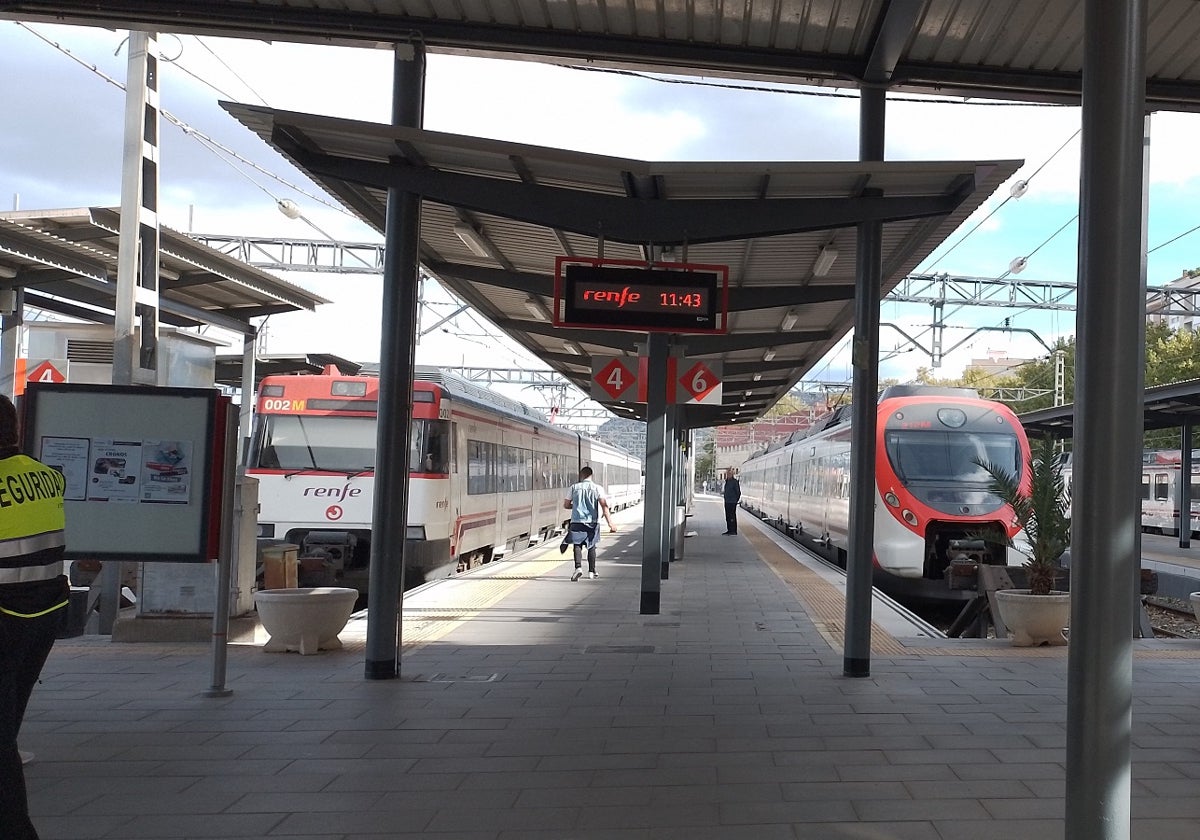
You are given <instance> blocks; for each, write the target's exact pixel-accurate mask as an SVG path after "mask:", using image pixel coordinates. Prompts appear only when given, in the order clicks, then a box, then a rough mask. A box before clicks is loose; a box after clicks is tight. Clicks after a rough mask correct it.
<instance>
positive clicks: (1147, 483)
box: [1142, 473, 1150, 502]
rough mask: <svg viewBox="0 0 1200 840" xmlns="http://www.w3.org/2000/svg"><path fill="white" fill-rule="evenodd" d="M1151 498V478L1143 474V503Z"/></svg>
mask: <svg viewBox="0 0 1200 840" xmlns="http://www.w3.org/2000/svg"><path fill="white" fill-rule="evenodd" d="M1149 498H1150V476H1148V475H1146V474H1145V473H1142V501H1143V502H1144V501H1146V500H1147V499H1149Z"/></svg>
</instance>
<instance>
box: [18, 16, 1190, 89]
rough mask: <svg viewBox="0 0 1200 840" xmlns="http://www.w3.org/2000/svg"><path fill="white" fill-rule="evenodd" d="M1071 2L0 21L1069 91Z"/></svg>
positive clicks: (1170, 79)
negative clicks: (415, 44) (415, 41)
mask: <svg viewBox="0 0 1200 840" xmlns="http://www.w3.org/2000/svg"><path fill="white" fill-rule="evenodd" d="M1084 5H1085V3H1084V0H1055V1H1054V2H1049V3H1048V2H1046V0H999V1H998V2H990V3H989V2H981V1H980V0H975V2H949V0H937V1H936V2H934V1H932V0H804V2H791V3H780V2H777V0H746V2H742V3H720V2H711V1H710V2H704V1H703V0H700V1H699V2H687V3H664V2H662V0H626V2H623V3H611V2H606V0H560V2H554V3H539V2H532V0H515V2H514V0H472V2H465V3H464V2H459V0H429V2H426V3H405V2H399V0H371V1H370V2H369V1H368V0H255V2H247V0H172V1H171V2H168V0H104V2H103V3H98V2H96V0H0V17H3V18H11V19H16V20H30V21H33V20H43V21H47V22H51V23H79V24H93V25H100V26H107V27H113V28H131V27H132V28H145V29H154V30H159V31H163V32H191V33H202V34H203V33H207V34H213V35H227V36H242V37H252V38H264V39H270V40H286V41H304V42H311V43H320V44H344V45H354V46H360V47H361V46H371V45H390V44H393V43H396V42H403V41H407V40H409V39H411V38H414V37H416V38H419V39H420V40H421V41H422V43H424V44H425V46H426V48H427V49H429V50H430V51H432V52H444V53H459V54H470V55H485V56H492V57H507V58H525V57H535V56H536V57H537V60H539V61H556V62H560V63H564V64H583V63H586V64H587V65H588V66H590V67H614V68H620V69H629V68H637V69H640V70H662V71H667V72H672V73H683V74H689V73H698V74H703V75H706V76H714V75H715V76H729V77H735V78H740V79H754V78H758V79H770V80H775V81H788V82H808V83H817V84H822V85H831V86H848V87H855V86H857V85H859V84H860V83H862V82H863V81H868V82H872V83H884V84H887V85H888V87H889V89H890V90H892V91H918V92H921V93H932V94H939V95H945V96H965V97H973V98H979V97H985V98H986V97H991V98H996V99H1024V100H1028V101H1041V102H1070V103H1077V102H1078V101H1079V96H1080V90H1081V76H1082V67H1083V43H1084V39H1083V10H1084ZM1147 7H1148V10H1149V14H1148V26H1147V44H1148V52H1147V62H1146V70H1147V83H1146V96H1147V104H1148V105H1149V107H1150V108H1167V109H1177V110H1198V109H1200V4H1197V3H1196V2H1195V0H1149V2H1148V3H1147Z"/></svg>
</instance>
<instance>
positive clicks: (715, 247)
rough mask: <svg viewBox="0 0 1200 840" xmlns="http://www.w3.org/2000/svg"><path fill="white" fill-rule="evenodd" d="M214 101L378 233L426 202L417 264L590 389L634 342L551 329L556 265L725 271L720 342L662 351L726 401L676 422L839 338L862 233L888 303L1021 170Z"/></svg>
mask: <svg viewBox="0 0 1200 840" xmlns="http://www.w3.org/2000/svg"><path fill="white" fill-rule="evenodd" d="M224 107H225V108H226V110H228V111H229V112H230V113H231V114H232V115H233V116H234V117H236V118H237V119H238V120H240V121H241V122H242V123H244V124H245V125H246V126H247V127H248V128H250V129H251V130H252V131H254V132H256V133H257V134H258V135H259V136H260V137H261V138H262V139H263V140H264V141H266V142H267V143H269V144H270V145H272V146H273V147H274V148H276V149H277V150H278V151H279V152H280V153H282V154H284V155H285V156H287V157H288V158H289V159H290V160H291V161H292V162H293V163H294V164H295V165H296V166H297V167H299V168H300V169H301V170H303V171H304V172H305V173H306V174H308V175H309V176H310V177H311V178H313V179H314V180H315V181H317V183H319V184H321V186H323V187H324V188H325V189H326V190H327V191H328V192H330V193H331V194H332V195H334V196H336V197H337V198H338V199H339V200H340V201H342V202H343V203H344V204H345V205H346V207H347V208H349V209H350V210H352V211H353V212H354V213H356V214H357V215H358V216H359V217H360V218H362V219H363V220H364V221H365V222H366V223H367V224H369V225H371V226H372V227H374V228H375V229H376V230H378V231H380V232H382V231H383V229H384V223H385V219H386V212H387V189H388V188H389V187H398V188H400V189H403V190H406V191H409V192H412V193H417V194H420V195H421V197H422V205H421V228H420V244H419V248H420V257H421V262H422V263H423V264H424V265H425V267H426V268H427V269H428V270H429V271H430V272H431V273H433V274H434V275H435V276H436V277H437V278H438V279H439V280H441V281H442V282H443V283H445V284H446V285H447V286H448V287H449V288H451V289H452V290H453V291H454V292H455V293H456V294H457V295H459V296H460V297H461V298H462V299H463V300H464V301H466V302H467V303H469V304H470V305H471V306H472V307H474V308H475V309H476V310H477V311H479V312H481V313H482V314H483V315H485V316H486V317H487V318H489V319H490V320H491V321H492V322H493V323H495V324H496V325H497V327H499V328H500V329H502V330H504V331H505V332H506V333H508V334H509V335H510V336H511V337H512V338H513V339H514V340H516V341H517V342H518V343H519V344H521V345H522V346H523V347H525V348H526V349H528V350H529V351H530V352H531V353H533V354H535V355H536V356H538V357H540V358H541V359H543V360H544V361H545V362H546V363H547V364H549V365H550V366H551V367H552V368H554V369H555V370H557V371H558V372H559V373H561V374H563V376H565V377H566V378H567V379H569V380H570V381H572V382H573V383H575V384H576V385H577V386H579V387H580V388H581V389H582V390H584V391H585V392H587V391H588V390H589V387H590V380H591V358H592V357H593V356H610V355H615V356H630V357H633V356H637V355H638V352H639V345H641V344H644V343H645V341H646V334H645V333H644V332H623V331H618V330H605V329H580V328H564V327H559V326H555V324H554V323H553V320H554V319H553V317H552V309H553V307H554V305H555V300H554V278H555V261H556V259H557V258H558V257H560V256H566V257H596V256H603V257H604V258H606V259H622V260H631V261H639V262H643V263H648V262H649V261H651V260H652V259H657V260H662V261H665V262H682V263H703V264H710V265H724V266H728V267H729V318H728V320H727V332H726V334H724V335H688V336H679V337H678V338H677V339H676V342H675V345H674V346H675V348H676V350H677V351H678V352H680V353H681V354H683V355H685V356H687V357H688V358H701V359H708V360H719V361H720V362H721V363H722V365H723V375H724V397H723V402H722V404H720V405H689V406H687V411H686V413H685V415H684V420H683V423H684V425H685V426H687V427H702V426H713V425H724V424H728V423H735V422H742V421H749V420H753V419H754V418H756V417H758V416H760V415H761V414H762V413H763V412H764V411H765V410H766V409H767V408H769V407H770V406H771V405H773V404H774V403H775V402H777V401H778V400H779V398H780V397H781V396H783V395H784V394H786V393H787V392H788V390H789V389H790V388H791V387H792V386H793V385H794V384H795V383H796V382H798V381H799V379H800V378H801V377H802V376H803V375H804V374H805V373H806V372H807V371H808V370H809V369H810V368H811V367H812V366H813V365H814V364H816V363H817V362H818V361H819V360H820V359H821V358H822V356H824V355H825V354H826V353H827V352H828V351H829V350H831V349H832V348H833V347H834V346H835V345H836V344H837V343H838V341H840V340H841V339H842V338H843V337H844V336H845V335H846V333H847V332H848V331H849V330H850V328H851V326H852V325H853V318H854V309H853V299H854V295H855V276H856V272H857V263H856V250H855V249H856V227H855V225H856V224H857V223H859V222H862V221H873V220H879V221H881V222H883V246H882V256H883V259H882V263H883V291H884V292H885V293H886V292H887V291H888V290H890V289H891V288H892V287H893V286H895V285H896V284H897V283H898V282H899V281H900V280H901V279H902V278H903V277H904V276H905V275H907V274H908V273H909V272H911V271H912V270H913V269H914V268H915V267H916V266H917V265H918V264H919V263H920V262H921V261H922V260H923V259H924V258H925V257H926V256H928V255H929V253H930V252H931V251H932V250H933V249H934V248H935V247H937V245H939V244H940V243H941V242H942V241H943V240H944V239H945V238H946V237H947V236H949V235H950V233H951V232H953V231H954V230H955V229H956V228H957V227H958V226H959V225H960V224H961V223H962V222H963V221H964V220H965V219H966V218H967V217H968V216H969V215H970V214H971V213H972V212H973V211H974V210H975V209H976V208H978V207H979V206H980V205H981V204H982V203H983V202H984V200H985V199H986V198H987V197H988V196H989V195H991V194H992V193H993V192H994V191H995V190H996V189H997V188H998V187H999V186H1000V185H1001V184H1002V183H1003V182H1004V181H1005V180H1007V179H1008V178H1009V177H1010V176H1011V175H1012V174H1013V173H1014V172H1015V171H1016V170H1017V169H1018V167H1019V166H1020V165H1021V161H1013V160H1005V161H985V162H975V161H950V162H875V163H859V162H848V163H841V162H838V163H827V162H818V163H811V162H791V161H771V162H736V163H726V162H702V163H691V162H688V163H680V162H672V163H655V162H648V161H638V160H629V159H623V158H614V157H607V156H602V155H592V154H584V153H580V152H571V151H565V150H562V149H554V148H546V147H540V146H530V145H521V144H514V143H508V142H501V141H497V140H488V139H483V138H478V137H467V136H462V135H453V134H444V133H440V132H433V131H425V130H421V129H415V128H405V127H398V126H392V125H384V124H378V123H368V122H360V121H355V120H346V119H340V118H334V117H326V116H319V115H314V114H302V113H296V112H290V111H279V110H273V109H270V108H265V107H260V106H254V105H241V104H234V103H224ZM873 190H879V191H880V192H881V193H882V195H871V194H870V192H871V191H873ZM610 407H611V408H612V409H613V411H614V412H615V413H616V414H617V415H618V416H622V417H632V418H638V417H643V416H644V412H645V407H644V405H642V404H638V403H624V404H622V403H616V404H612V405H610Z"/></svg>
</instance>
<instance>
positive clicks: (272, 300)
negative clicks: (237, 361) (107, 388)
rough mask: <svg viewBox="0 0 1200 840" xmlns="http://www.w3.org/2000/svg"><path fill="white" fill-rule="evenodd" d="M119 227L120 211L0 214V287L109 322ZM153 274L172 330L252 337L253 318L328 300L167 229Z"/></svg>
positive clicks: (41, 305)
mask: <svg viewBox="0 0 1200 840" xmlns="http://www.w3.org/2000/svg"><path fill="white" fill-rule="evenodd" d="M120 228H121V216H120V213H119V212H118V211H116V210H113V209H108V208H103V207H82V208H72V209H64V210H14V211H11V212H3V213H0V284H2V285H3V286H6V287H22V288H24V289H25V298H26V302H27V303H28V304H29V305H30V306H33V307H35V308H38V309H42V310H46V311H50V312H58V313H59V314H63V315H69V316H71V317H76V318H83V319H85V320H89V321H94V322H97V323H111V322H112V318H113V311H114V307H115V305H116V293H117V247H118V243H119V241H120ZM159 272H160V280H161V283H162V285H161V287H160V290H159V292H160V304H159V305H160V308H161V313H162V320H163V322H164V323H167V324H170V325H172V326H178V327H195V326H200V325H202V324H211V325H213V326H218V327H222V328H224V329H228V330H232V331H234V332H240V333H244V334H253V332H254V327H253V325H251V324H250V319H251V318H256V317H261V316H264V315H271V314H275V313H280V312H294V311H297V310H301V309H306V310H312V309H314V308H316V306H317V305H318V304H322V303H328V302H329V301H327V300H326V299H325V298H322V297H320V296H318V295H314V294H312V293H310V292H307V291H305V290H304V289H302V288H300V287H299V286H296V285H293V284H291V283H288V282H286V281H284V280H280V279H279V278H277V277H275V276H274V275H271V274H268V273H267V272H265V271H261V270H259V269H257V268H253V267H251V266H249V265H246V264H245V263H243V262H241V261H239V260H237V259H234V258H233V257H230V256H227V255H225V254H222V253H221V252H219V251H216V250H213V249H212V248H209V247H207V246H205V245H201V244H199V243H197V242H195V241H193V240H192V239H190V238H189V237H187V236H186V235H184V234H182V233H179V232H178V231H174V230H171V229H170V228H165V227H164V228H160V232H159Z"/></svg>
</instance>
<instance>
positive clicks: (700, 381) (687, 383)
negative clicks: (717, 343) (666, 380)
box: [676, 360, 722, 404]
mask: <svg viewBox="0 0 1200 840" xmlns="http://www.w3.org/2000/svg"><path fill="white" fill-rule="evenodd" d="M680 361H681V362H683V360H680ZM679 369H680V370H682V371H683V375H682V376H680V377H679V378H678V379H677V380H676V382H677V383H678V386H677V390H676V402H679V403H718V404H719V403H720V402H721V396H722V388H721V371H720V363H719V362H696V363H695V364H692V365H688V364H687V363H686V362H684V363H683V364H681V365H680V366H679Z"/></svg>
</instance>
